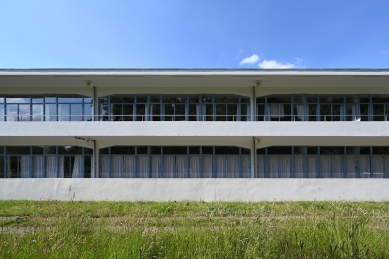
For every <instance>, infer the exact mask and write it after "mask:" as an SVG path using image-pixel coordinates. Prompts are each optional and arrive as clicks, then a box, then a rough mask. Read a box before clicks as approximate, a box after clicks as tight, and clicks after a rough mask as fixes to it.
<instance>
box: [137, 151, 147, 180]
mask: <svg viewBox="0 0 389 259" xmlns="http://www.w3.org/2000/svg"><path fill="white" fill-rule="evenodd" d="M136 158H137V160H136V175H137V177H138V178H148V177H149V176H148V157H147V156H137V157H136Z"/></svg>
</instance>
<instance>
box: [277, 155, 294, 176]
mask: <svg viewBox="0 0 389 259" xmlns="http://www.w3.org/2000/svg"><path fill="white" fill-rule="evenodd" d="M279 163H280V165H279V169H280V177H281V178H290V177H291V171H290V168H291V158H290V156H280V158H279Z"/></svg>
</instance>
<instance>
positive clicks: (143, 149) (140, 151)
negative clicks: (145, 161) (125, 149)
mask: <svg viewBox="0 0 389 259" xmlns="http://www.w3.org/2000/svg"><path fill="white" fill-rule="evenodd" d="M136 152H137V154H140V155H145V154H147V147H146V146H139V147H137V151H136Z"/></svg>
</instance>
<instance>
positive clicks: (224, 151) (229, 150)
mask: <svg viewBox="0 0 389 259" xmlns="http://www.w3.org/2000/svg"><path fill="white" fill-rule="evenodd" d="M215 154H217V155H237V154H239V148H238V147H215Z"/></svg>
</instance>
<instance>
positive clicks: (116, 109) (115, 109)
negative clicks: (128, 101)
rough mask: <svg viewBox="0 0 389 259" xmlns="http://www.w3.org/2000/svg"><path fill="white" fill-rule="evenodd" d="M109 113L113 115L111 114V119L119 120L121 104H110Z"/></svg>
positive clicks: (121, 112)
mask: <svg viewBox="0 0 389 259" xmlns="http://www.w3.org/2000/svg"><path fill="white" fill-rule="evenodd" d="M111 114H112V115H113V116H111V119H112V120H113V121H121V120H122V114H123V110H122V104H112V105H111Z"/></svg>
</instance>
